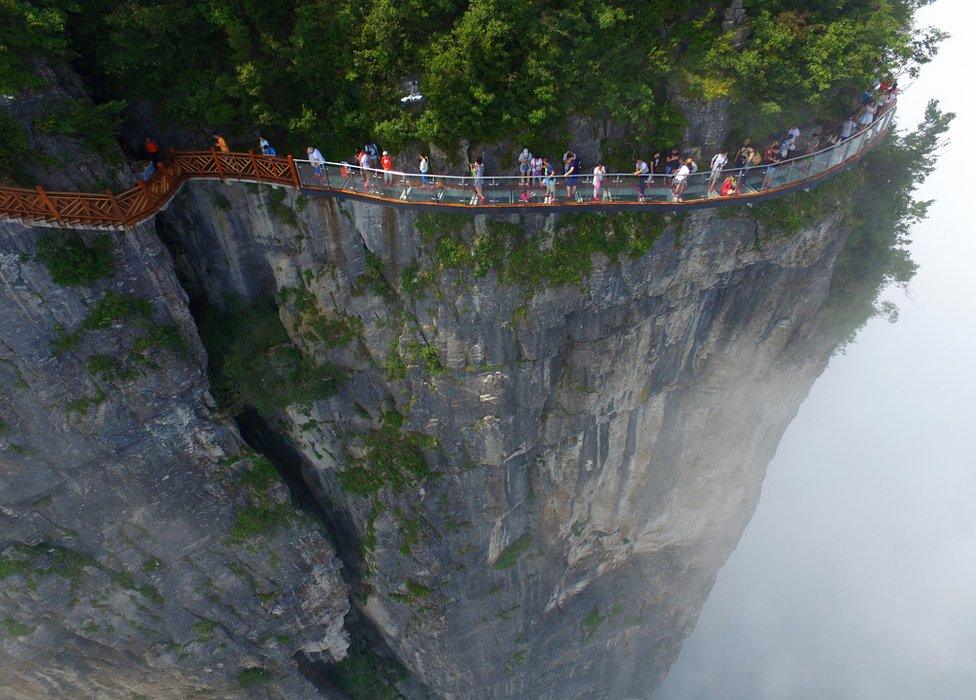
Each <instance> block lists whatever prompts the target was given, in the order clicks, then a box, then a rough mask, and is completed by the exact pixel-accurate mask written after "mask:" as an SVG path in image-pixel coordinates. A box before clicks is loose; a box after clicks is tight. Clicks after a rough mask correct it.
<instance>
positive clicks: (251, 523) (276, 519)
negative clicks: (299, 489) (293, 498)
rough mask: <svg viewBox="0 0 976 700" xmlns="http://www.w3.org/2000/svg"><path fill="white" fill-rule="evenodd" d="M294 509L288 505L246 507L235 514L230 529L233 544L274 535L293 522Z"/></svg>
mask: <svg viewBox="0 0 976 700" xmlns="http://www.w3.org/2000/svg"><path fill="white" fill-rule="evenodd" d="M291 517H292V509H291V506H290V505H288V504H287V503H276V504H274V505H271V506H244V507H242V508H239V509H238V510H237V512H236V513H235V514H234V524H233V525H231V528H230V539H231V541H233V542H247V541H249V540H252V539H254V538H255V537H261V536H267V535H273V534H274V533H275V532H276V531H277V530H278V528H282V527H287V525H288V523H290V522H291Z"/></svg>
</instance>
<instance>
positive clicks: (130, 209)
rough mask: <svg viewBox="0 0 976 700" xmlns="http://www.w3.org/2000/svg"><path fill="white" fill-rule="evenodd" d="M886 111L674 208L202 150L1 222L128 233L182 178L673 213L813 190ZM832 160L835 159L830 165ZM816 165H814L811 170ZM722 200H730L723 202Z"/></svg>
mask: <svg viewBox="0 0 976 700" xmlns="http://www.w3.org/2000/svg"><path fill="white" fill-rule="evenodd" d="M893 107H894V106H893V105H891V107H889V108H887V109H885V110H884V111H883V112H881V113H880V114H878V115H877V117H876V119H875V121H874V122H873V123H872V124H870V125H868V126H866V127H865V128H863V129H860V130H859V131H857V132H856V133H853V134H852V135H851V136H850V137H848V138H847V139H845V140H843V141H840V142H838V143H836V144H833V145H831V146H827V147H825V148H822V149H819V150H817V151H815V152H813V153H808V154H805V155H802V156H795V157H793V158H788V159H784V160H782V161H778V162H776V163H766V164H760V165H754V166H746V167H741V168H735V167H733V168H723V169H722V170H720V171H719V176H718V177H716V175H714V174H713V173H711V171H708V170H703V171H700V172H696V173H694V174H690V175H689V176H687V178H686V179H685V181H684V188H683V191H682V192H681V193H680V194H681V195H682V198H681V199H677V193H674V192H672V185H673V184H674V182H675V181H676V173H672V174H670V175H663V174H659V173H653V174H648V175H635V174H633V173H613V172H611V173H605V174H604V175H603V178H602V186H601V187H599V188H597V187H596V185H595V184H594V175H593V173H591V172H582V173H573V180H568V179H567V178H566V175H565V174H556V175H554V176H553V178H552V179H553V181H554V183H555V184H554V187H552V188H551V189H549V190H548V191H545V190H543V191H542V194H543V201H542V202H537V201H535V198H536V197H537V196H538V195H539V194H540V190H541V189H542V183H543V182H544V181H546V180H548V178H547V177H546V176H539V175H535V174H528V175H486V176H483V177H482V178H481V181H480V183H479V182H478V180H477V179H476V178H475V177H474V176H472V175H439V174H431V173H426V174H421V173H419V172H418V173H407V172H404V171H399V170H383V169H380V168H363V167H361V166H359V165H353V164H348V163H336V162H330V161H317V162H314V163H313V162H312V161H310V160H295V159H293V158H292V157H291V156H286V157H280V156H265V155H260V154H256V153H254V152H248V153H232V152H220V151H216V150H214V149H210V150H209V151H182V152H175V153H173V154H172V157H171V159H170V160H169V161H168V162H167V163H165V164H161V165H160V167H159V169H158V170H157V172H156V173H155V174H154V175H153V176H152V177H151V178H150V179H149V180H148V181H146V182H139V183H137V185H136V186H135V187H132V188H130V189H129V190H126V191H124V192H120V193H118V194H114V193H112V192H108V191H106V192H104V193H85V192H53V191H52V192H48V191H46V190H44V188H42V187H40V186H37V187H35V188H34V189H29V188H22V187H0V219H10V220H18V221H22V222H24V223H27V224H32V225H49V226H72V227H80V228H129V227H131V226H134V225H135V224H138V223H140V222H142V221H145V220H147V219H149V218H151V217H152V216H154V215H155V214H156V213H157V212H158V211H159V210H160V209H162V208H163V207H165V206H166V205H167V204H168V202H169V201H170V200H171V199H172V198H173V196H174V195H175V194H176V193H177V192H178V191H179V189H180V188H181V187H182V186H183V183H184V182H186V181H187V180H190V179H219V180H222V181H223V180H237V181H245V182H261V183H268V184H272V185H278V186H285V187H293V188H297V189H300V190H303V191H308V192H312V191H322V192H324V193H326V194H333V195H341V196H346V195H351V196H356V197H360V198H366V199H368V200H371V201H379V202H381V203H387V204H393V203H398V204H411V205H415V204H426V203H425V202H424V201H423V200H424V199H427V198H429V199H431V200H434V202H435V203H436V204H437V205H440V206H450V207H458V206H462V207H463V206H464V205H475V206H477V207H478V208H479V210H480V209H481V208H484V207H489V208H490V207H512V206H516V207H523V206H530V207H545V206H548V205H551V204H557V203H558V204H566V203H567V201H572V200H575V201H576V202H577V203H580V204H589V205H592V204H597V203H599V204H600V205H601V206H607V205H610V206H633V204H634V202H635V200H636V201H637V202H638V203H641V204H642V205H643V204H644V203H647V204H651V205H660V204H668V205H669V206H671V207H673V208H674V207H679V206H681V205H682V204H684V203H693V202H702V201H707V200H714V199H715V197H719V196H720V195H719V193H718V192H717V191H716V189H717V187H716V186H717V182H718V179H720V177H721V175H725V176H727V177H728V176H731V177H735V178H736V181H737V183H738V188H737V191H736V197H737V198H738V197H741V198H742V199H748V197H749V196H755V195H764V196H774V195H775V193H776V192H777V190H787V189H795V188H796V187H799V186H802V185H803V184H804V183H813V182H815V181H817V180H819V179H822V178H823V177H826V176H827V175H829V174H831V173H833V172H836V171H837V170H838V169H841V168H843V167H846V166H847V165H848V164H850V163H852V162H854V161H855V160H857V159H858V158H860V157H861V156H862V155H863V154H864V153H865V152H866V151H867V150H869V149H870V148H872V147H873V146H874V145H875V144H876V143H877V142H878V141H879V140H880V139H881V138H882V137H883V136H884V134H885V133H886V132H887V130H888V128H889V126H890V125H891V122H892V119H893V116H894V108H893ZM837 154H840V157H839V158H837V157H836V156H837ZM818 159H821V163H820V166H819V168H816V169H815V168H814V166H815V165H816V164H817V160H818ZM797 175H798V176H797ZM360 182H361V183H362V186H361V187H360V185H359V184H358V183H360ZM526 183H527V184H526ZM562 188H573V191H572V192H571V191H570V190H569V189H567V190H566V194H567V197H568V198H570V199H569V200H567V199H559V196H558V190H559V189H562ZM478 190H480V195H481V196H479V192H478ZM553 190H555V191H556V193H554V192H553ZM662 198H663V200H662ZM723 199H730V198H726V197H724V196H723ZM428 206H429V205H428Z"/></svg>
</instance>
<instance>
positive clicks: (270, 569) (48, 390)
mask: <svg viewBox="0 0 976 700" xmlns="http://www.w3.org/2000/svg"><path fill="white" fill-rule="evenodd" d="M45 230H46V231H49V232H50V231H51V229H42V230H37V229H28V228H23V227H21V226H17V225H11V224H7V225H0V305H2V308H3V314H2V316H0V419H2V422H0V428H2V429H0V623H2V625H3V628H2V629H0V688H2V689H3V690H2V692H0V695H3V696H4V697H15V698H17V697H21V698H35V697H41V696H61V697H96V696H97V697H131V696H133V695H141V696H147V697H183V696H188V695H190V694H193V693H195V692H197V691H203V690H208V691H210V692H213V693H215V694H217V695H218V696H224V695H231V694H236V693H239V692H240V689H239V682H238V674H239V673H240V672H241V671H242V670H244V669H247V668H251V667H260V668H263V669H266V670H267V671H269V672H270V674H272V675H270V676H267V677H266V676H264V675H263V674H261V673H259V672H254V671H252V672H251V677H255V678H257V679H258V680H264V681H267V684H266V686H265V687H267V688H268V689H269V690H270V691H271V692H272V694H273V695H283V696H290V697H299V696H307V695H308V694H310V693H311V692H314V689H313V688H312V686H311V685H310V684H309V683H308V682H307V681H306V680H305V679H304V677H303V676H301V675H300V674H299V673H298V672H297V670H296V668H295V665H294V662H293V661H292V660H291V657H292V656H293V655H294V654H295V653H297V652H305V653H307V654H308V655H309V656H310V657H312V658H327V659H330V658H341V657H342V656H343V655H344V653H345V649H346V646H347V644H348V641H347V637H346V633H345V630H344V629H343V617H344V615H345V613H346V612H347V610H348V605H349V604H348V597H347V592H346V588H345V585H344V584H343V583H342V582H341V580H340V578H339V575H338V572H339V568H340V564H339V562H338V560H337V559H336V557H335V556H334V550H333V549H332V547H331V545H330V544H329V543H328V542H327V540H326V539H325V538H324V536H323V534H322V532H321V530H320V528H318V527H316V526H314V525H312V524H311V523H310V521H308V520H307V519H306V518H305V517H304V516H301V515H300V514H298V512H297V511H293V510H292V507H291V506H290V505H288V504H289V503H290V500H289V497H288V493H287V490H286V488H285V486H284V485H283V484H281V483H280V482H272V483H270V484H266V485H265V486H266V488H264V487H262V489H261V493H257V491H256V490H254V489H253V488H252V487H251V486H249V485H248V484H247V482H246V479H245V478H244V474H245V473H247V472H249V471H250V470H252V469H254V468H255V464H256V462H255V456H254V454H253V453H250V452H247V451H245V450H242V447H243V442H242V440H241V438H240V436H239V434H238V433H237V430H236V428H235V427H234V426H233V425H232V424H231V423H230V422H228V421H227V420H226V419H225V418H224V417H222V416H220V415H219V414H218V413H217V411H216V409H215V406H214V403H213V400H212V398H211V397H210V395H209V387H208V383H207V377H206V373H205V371H204V368H205V355H204V352H203V348H202V346H201V344H200V342H199V339H198V337H197V334H196V329H195V326H194V323H193V319H192V317H191V316H190V314H189V311H188V309H187V305H186V301H187V298H186V294H185V293H184V291H183V290H182V289H181V287H180V285H179V283H178V281H177V278H176V276H175V274H174V272H173V266H172V260H171V258H170V255H169V253H168V252H167V251H166V249H165V248H164V247H163V246H162V245H161V243H160V241H159V239H158V238H157V237H156V236H155V234H154V232H153V229H152V227H151V226H143V227H140V228H137V229H135V230H133V231H131V232H128V233H126V234H124V235H123V234H110V235H112V237H113V238H114V240H115V245H116V256H117V265H116V272H115V273H114V274H113V275H111V276H110V277H107V278H103V279H102V280H99V281H98V282H96V283H95V284H94V286H93V287H63V286H59V285H57V284H55V283H54V282H53V281H52V279H51V277H50V275H49V273H48V271H47V269H46V268H45V267H44V266H43V265H42V264H41V263H40V262H38V260H37V259H36V257H35V254H36V243H37V240H38V238H39V236H40V235H41V233H42V231H45ZM54 233H55V234H56V235H57V234H60V233H61V232H58V231H54ZM84 235H85V236H86V237H88V238H90V237H91V236H92V235H93V234H91V233H86V234H84ZM108 292H112V293H114V294H117V295H131V296H124V297H123V296H116V297H115V298H116V300H119V299H129V300H131V299H141V300H145V302H148V304H149V307H148V311H147V307H145V306H144V305H143V304H141V303H139V306H138V308H137V307H135V306H134V307H132V308H129V309H128V310H127V311H125V312H124V313H121V314H110V315H109V317H108V321H107V322H101V321H100V322H95V321H94V320H93V319H94V316H93V315H92V311H93V309H97V308H99V300H100V299H105V296H104V295H105V294H106V293H108ZM140 309H141V310H140ZM102 310H103V311H104V307H102ZM116 316H117V317H116ZM101 318H102V319H103V320H104V318H105V317H104V316H102V317H101ZM85 319H89V320H88V322H87V327H86V321H85ZM113 319H114V320H113ZM171 326H175V329H176V331H177V332H178V336H179V337H181V338H182V341H181V342H180V343H178V344H174V343H172V342H166V341H165V340H161V339H160V338H161V336H159V335H158V334H159V333H162V332H164V331H166V332H169V331H171V330H172V329H171V328H170V327H171ZM59 327H60V329H61V330H59ZM161 329H162V330H161ZM76 332H77V333H76ZM154 332H156V333H157V335H156V336H154V335H153V333H154ZM73 333H76V336H75V338H76V339H75V341H74V342H68V341H66V340H65V338H66V337H67V336H69V335H71V334H73ZM167 337H170V338H172V335H170V336H167ZM59 338H60V348H61V349H60V351H59V350H58V349H57V346H58V343H57V340H58V339H59ZM257 498H260V499H261V501H262V502H263V503H268V504H282V508H283V509H287V512H288V513H289V518H290V523H291V526H290V528H289V529H288V531H287V532H285V531H284V530H283V529H279V531H278V532H277V534H273V535H269V536H250V537H239V538H237V540H234V539H233V538H231V536H230V535H231V531H232V527H233V524H234V522H235V516H236V514H237V513H238V512H240V510H241V509H242V508H243V507H245V506H247V505H249V504H251V503H253V502H254V501H255V499H257ZM248 678H249V676H247V675H245V676H244V677H243V679H244V680H245V681H246V680H248Z"/></svg>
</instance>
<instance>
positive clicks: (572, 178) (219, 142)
mask: <svg viewBox="0 0 976 700" xmlns="http://www.w3.org/2000/svg"><path fill="white" fill-rule="evenodd" d="M897 94H898V87H897V83H896V82H895V81H894V80H892V79H886V80H883V81H881V82H880V83H879V84H878V85H877V86H876V88H875V89H874V90H872V91H866V92H865V93H863V94H862V95H861V99H860V104H859V106H858V109H857V110H856V111H855V112H854V113H853V114H852V115H851V116H849V117H847V118H846V119H844V120H843V122H842V123H841V124H840V125H839V127H838V128H836V129H830V130H826V132H825V130H824V129H823V128H821V127H814V128H812V129H810V130H809V132H808V133H807V134H806V135H803V133H802V132H801V130H800V128H799V127H797V126H792V127H790V128H789V129H788V130H787V131H786V133H785V134H783V136H781V137H779V138H775V139H772V140H770V141H769V142H768V143H766V145H765V146H764V147H763V146H756V145H753V143H752V142H751V141H750V140H749V139H745V140H744V141H743V143H742V144H741V146H740V147H739V148H738V149H737V150H736V151H735V155H734V157H733V158H732V160H731V162H730V160H729V158H730V155H729V151H728V149H726V148H722V149H721V150H719V151H718V152H717V153H715V154H714V155H713V156H712V157H711V159H710V161H709V175H708V184H707V187H706V190H705V197H731V196H734V195H736V194H739V193H740V192H741V191H742V190H743V187H745V185H746V178H747V177H748V176H749V174H750V169H751V168H756V167H760V166H768V167H765V168H764V170H763V172H764V173H765V175H764V178H763V182H762V185H761V186H760V189H765V188H766V187H768V186H769V184H770V180H771V177H772V175H773V174H774V173H775V172H776V166H778V164H780V163H783V162H784V161H790V160H792V159H794V158H797V157H799V156H803V155H807V154H810V153H814V152H816V151H818V150H820V149H822V148H825V147H828V146H832V145H835V144H837V143H840V142H842V141H845V140H847V139H849V138H851V137H852V136H854V135H855V134H856V133H858V131H859V130H863V129H864V128H866V127H868V126H870V125H871V124H872V123H873V122H874V120H875V119H876V118H877V117H878V116H879V115H880V114H881V113H883V112H884V111H885V110H886V109H887V108H888V107H889V106H890V105H891V104H892V103H893V102H894V101H895V99H896V96H897ZM213 139H214V146H215V147H216V148H217V149H219V150H220V151H223V152H228V151H229V150H230V149H229V148H228V146H227V141H226V140H225V139H224V137H223V136H221V135H220V134H217V133H214V134H213ZM258 147H259V148H260V150H261V153H263V154H264V155H271V156H273V155H276V151H275V149H274V147H273V146H272V145H271V144H270V143H269V141H268V139H267V138H265V137H264V135H263V134H258ZM145 150H146V152H147V153H148V154H149V155H150V157H152V158H153V160H154V161H155V158H156V155H157V153H158V150H159V149H158V146H157V145H156V144H155V142H154V141H152V139H150V138H149V137H148V136H147V137H146V144H145ZM306 154H307V157H308V161H309V162H310V164H311V167H312V172H313V175H314V176H315V177H317V178H319V179H323V180H324V178H325V166H326V160H325V158H324V157H323V156H322V153H321V151H319V149H318V148H315V147H314V146H309V147H308V148H307V151H306ZM515 167H516V171H517V178H518V187H519V189H520V195H519V199H520V201H522V202H525V203H528V202H530V201H533V199H534V198H535V197H536V196H540V195H541V197H542V202H543V203H545V204H554V203H556V202H557V201H559V192H558V190H559V189H560V187H562V188H565V198H566V200H568V201H582V196H581V194H580V192H579V186H580V184H581V183H582V182H583V181H584V178H587V177H588V176H589V177H591V178H592V179H591V180H590V182H592V199H593V200H595V201H611V200H612V199H613V194H612V192H611V190H610V189H609V188H607V187H606V186H605V182H606V177H607V168H606V166H605V165H604V163H603V162H598V163H596V165H595V166H594V167H593V169H592V171H591V172H590V173H584V169H583V164H582V162H581V160H580V158H579V156H578V155H577V154H576V153H574V152H573V151H566V152H565V153H563V156H562V160H561V164H560V163H559V162H558V161H555V162H554V160H553V159H551V158H549V157H547V156H541V155H539V154H533V153H532V152H531V151H530V149H529V148H528V147H524V148H522V149H521V150H520V151H519V152H518V155H517V157H516V162H515ZM697 172H698V164H697V162H696V161H695V159H694V158H693V157H692V156H691V155H690V154H683V153H681V152H680V150H679V149H677V148H672V149H670V150H662V151H656V152H655V153H654V154H653V155H652V156H651V158H650V159H648V160H645V159H643V158H642V157H640V156H637V157H635V158H634V171H633V173H631V175H633V176H635V177H633V181H634V182H635V186H636V190H637V191H636V196H637V200H638V201H639V202H644V201H646V198H647V196H648V195H647V191H648V188H657V189H658V190H661V189H664V188H667V189H668V190H670V191H671V193H672V196H673V200H674V201H677V202H680V201H683V195H684V192H685V188H686V187H687V185H688V182H689V179H690V178H691V176H692V175H694V174H695V173H697ZM357 173H358V176H359V177H360V178H361V180H362V188H363V191H364V192H369V193H374V194H381V191H380V189H379V187H378V183H380V182H382V185H383V186H384V187H390V186H391V185H393V182H394V178H395V175H397V174H398V173H397V171H396V170H395V169H394V161H393V157H392V156H391V155H390V153H389V152H388V151H385V150H381V149H380V148H379V147H378V146H377V145H376V144H375V143H367V144H365V145H364V146H363V147H362V148H360V149H359V151H358V152H357V153H356V156H355V160H354V161H351V162H345V163H343V164H341V165H340V176H341V178H342V183H341V184H340V185H339V186H340V188H349V187H350V186H352V183H353V182H355V179H356V175H357ZM417 173H418V174H419V176H420V181H421V187H422V188H423V189H424V190H425V191H428V192H429V193H430V197H431V199H433V200H437V199H438V198H439V196H442V193H443V192H442V191H443V189H444V184H443V183H440V182H437V181H435V179H434V178H433V177H432V176H431V175H430V158H429V157H428V156H427V155H426V154H425V153H421V154H420V155H419V156H418V158H417ZM468 179H470V184H468ZM461 186H463V187H470V189H471V191H472V198H471V203H472V204H475V203H477V204H484V203H485V202H486V201H487V199H486V196H485V161H484V159H483V158H482V157H481V156H479V157H477V158H475V159H474V160H473V161H472V162H469V163H468V164H467V174H466V175H465V176H463V179H462V180H461Z"/></svg>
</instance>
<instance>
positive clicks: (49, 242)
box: [37, 231, 115, 287]
mask: <svg viewBox="0 0 976 700" xmlns="http://www.w3.org/2000/svg"><path fill="white" fill-rule="evenodd" d="M113 249H114V243H113V241H112V238H111V236H109V235H108V234H105V233H102V234H99V235H97V236H95V237H94V238H93V239H92V242H91V244H90V245H86V244H85V242H84V240H82V238H81V236H79V235H77V234H73V233H62V232H55V231H49V232H47V233H45V234H44V235H42V236H41V238H40V239H39V240H38V242H37V259H38V260H40V261H41V263H42V264H43V265H44V267H45V268H47V271H48V274H50V275H51V279H52V280H53V281H54V283H55V284H60V285H62V286H64V287H81V286H84V287H90V286H91V285H92V284H94V283H95V282H96V281H97V280H99V279H101V278H102V277H107V276H108V275H111V274H112V271H113V269H114V268H115V253H114V250H113Z"/></svg>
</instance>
